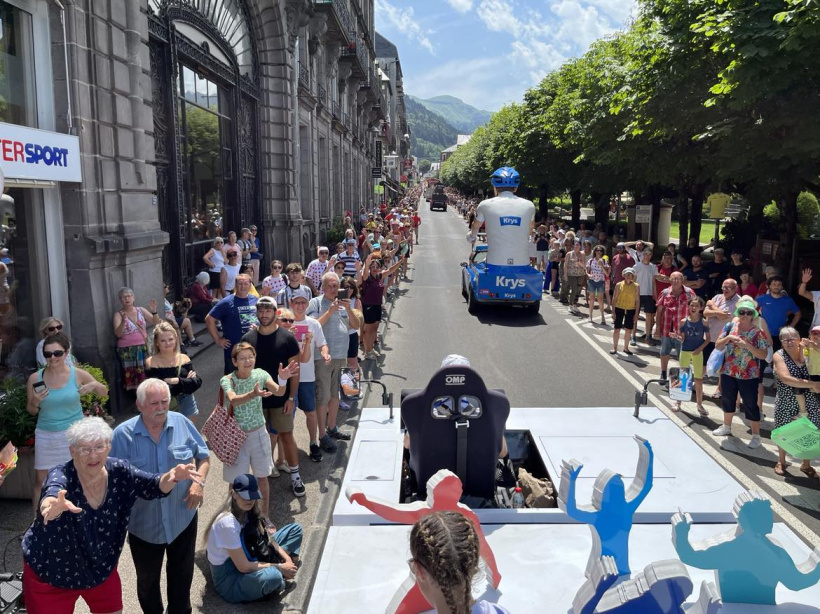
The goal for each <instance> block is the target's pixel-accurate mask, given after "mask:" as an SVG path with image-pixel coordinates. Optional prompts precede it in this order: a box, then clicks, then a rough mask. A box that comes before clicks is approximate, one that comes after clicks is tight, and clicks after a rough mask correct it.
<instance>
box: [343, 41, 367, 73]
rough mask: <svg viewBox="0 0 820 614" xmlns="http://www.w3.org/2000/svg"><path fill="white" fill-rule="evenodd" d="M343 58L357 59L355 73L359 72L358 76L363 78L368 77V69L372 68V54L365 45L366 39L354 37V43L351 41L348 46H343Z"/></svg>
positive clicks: (354, 63) (354, 64)
mask: <svg viewBox="0 0 820 614" xmlns="http://www.w3.org/2000/svg"><path fill="white" fill-rule="evenodd" d="M341 59H342V60H345V59H349V60H356V61H355V62H353V71H354V73H357V76H358V77H360V78H361V79H363V80H366V79H368V77H369V74H368V71H369V69H370V54H369V53H368V51H367V47H366V46H365V44H364V41H361V40H358V41H357V40H355V39H354V41H353V42H352V43H350V44H349V45H347V46H346V47H342V57H341Z"/></svg>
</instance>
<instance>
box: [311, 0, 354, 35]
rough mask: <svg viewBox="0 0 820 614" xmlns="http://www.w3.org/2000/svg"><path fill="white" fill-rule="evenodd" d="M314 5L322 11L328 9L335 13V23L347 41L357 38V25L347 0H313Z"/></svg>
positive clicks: (327, 10)
mask: <svg viewBox="0 0 820 614" xmlns="http://www.w3.org/2000/svg"><path fill="white" fill-rule="evenodd" d="M313 3H314V6H315V7H316V8H317V9H318V10H320V11H326V12H329V13H331V14H332V15H333V17H334V18H335V24H334V23H332V22H331V24H329V25H331V26H333V25H335V26H336V28H335V29H337V30H338V31H339V33H340V34H341V35H342V38H343V39H344V41H345V42H346V43H349V42H350V41H353V40H356V38H355V37H356V34H355V32H356V25H355V22H354V21H353V17H352V16H351V15H350V11H349V10H348V8H347V2H346V1H345V0H313Z"/></svg>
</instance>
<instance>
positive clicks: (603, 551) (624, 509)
mask: <svg viewBox="0 0 820 614" xmlns="http://www.w3.org/2000/svg"><path fill="white" fill-rule="evenodd" d="M635 442H636V443H637V444H638V449H639V451H640V452H639V455H638V464H637V469H636V470H635V479H634V480H633V481H632V484H631V485H630V486H629V490H626V491H625V489H624V482H623V478H622V476H620V475H619V474H617V473H615V472H614V471H610V470H609V469H605V470H604V471H602V472H601V473H600V474H599V475H598V478H597V479H596V480H595V486H594V492H593V495H592V505H577V504H576V502H575V483H576V481H577V479H578V475H579V474H580V472H581V469H582V468H583V465H582V464H581V463H579V462H578V461H577V460H574V459H573V460H570V461H569V462H567V461H564V462H563V463H562V468H561V486H560V488H559V492H558V506H559V507H560V508H561V509H562V510H564V512H566V514H567V515H568V516H569V517H570V518H572V519H573V520H577V521H579V522H582V523H585V524H587V525H589V528H590V531H591V532H592V552H590V555H589V561H588V562H587V568H586V577H587V578H590V577H591V574H592V572H593V570H594V569H595V567H596V566H597V565H598V564H599V561H600V559H601V557H602V556H609V557H612V558H613V559H614V561H615V566H616V568H617V572H618V575H627V574H629V573H630V570H629V533H630V531H631V530H632V517H633V515H634V514H635V511H636V510H637V509H638V506H640V504H641V503H642V502H643V500H644V499H646V496H647V495H648V494H649V491H650V490H651V489H652V475H653V460H654V455H653V453H652V446H651V445H650V444H649V442H648V441H646V440H645V439H643V438H642V437H639V436H638V435H635Z"/></svg>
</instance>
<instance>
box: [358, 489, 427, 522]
mask: <svg viewBox="0 0 820 614" xmlns="http://www.w3.org/2000/svg"><path fill="white" fill-rule="evenodd" d="M345 495H346V496H347V500H348V501H350V502H351V503H358V504H359V505H361V506H362V507H366V508H367V509H369V510H370V511H371V512H373V513H374V514H376V515H377V516H381V517H382V518H384V519H385V520H389V521H390V522H395V523H397V524H414V523H415V522H416V521H417V520H419V519H420V518H422V517H423V516H425V515H426V514H429V513H430V507H429V506H428V505H427V503H426V502H424V501H414V502H413V503H388V502H387V501H382V500H381V499H368V498H367V495H366V494H364V493H363V492H362V491H361V490H359V489H358V488H353V487H348V489H347V491H346V492H345Z"/></svg>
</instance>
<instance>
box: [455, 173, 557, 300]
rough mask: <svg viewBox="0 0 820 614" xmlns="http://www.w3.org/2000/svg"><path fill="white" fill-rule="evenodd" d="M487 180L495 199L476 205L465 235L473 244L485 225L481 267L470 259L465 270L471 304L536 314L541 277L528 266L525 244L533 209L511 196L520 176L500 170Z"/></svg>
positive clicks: (529, 204) (527, 203)
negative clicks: (484, 254)
mask: <svg viewBox="0 0 820 614" xmlns="http://www.w3.org/2000/svg"><path fill="white" fill-rule="evenodd" d="M490 180H491V183H492V185H493V191H494V192H495V196H494V197H493V198H488V199H487V200H483V201H481V203H479V205H478V208H477V209H476V216H475V221H473V226H472V228H471V229H470V233H469V234H468V235H467V240H468V241H469V242H470V243H472V244H475V240H476V236H477V234H478V229H479V228H481V225H482V224H486V232H487V247H486V252H487V257H486V259H485V261H484V262H483V263H481V264H475V259H474V263H473V265H472V266H470V267H469V268H468V270H469V274H470V286H471V292H472V293H474V296H473V300H475V301H477V302H478V303H495V302H504V303H511V304H519V305H525V306H528V307H529V308H530V309H531V310H532V311H534V312H537V311H538V308H539V307H540V304H541V291H542V286H543V277H542V276H541V274H540V273H539V272H538V271H537V270H535V269H534V268H533V267H532V266H530V256H529V250H528V243H527V241H528V239H529V236H530V234H531V232H532V229H533V227H534V219H535V205H533V204H532V202H530V201H529V200H527V199H525V198H520V197H518V196H516V195H515V191H516V190H517V189H518V186H519V184H520V183H521V176H520V175H519V174H518V171H516V170H515V169H514V168H511V167H509V166H503V167H501V168H499V169H498V170H496V171H495V172H494V173H493V175H492V177H491V179H490ZM480 250H481V248H480V247H479V248H476V251H480Z"/></svg>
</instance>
